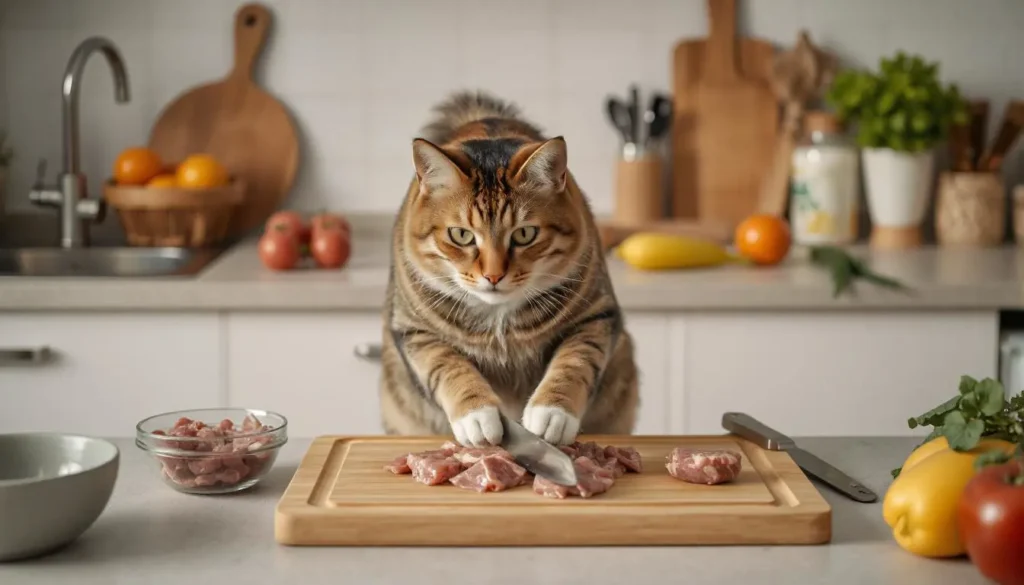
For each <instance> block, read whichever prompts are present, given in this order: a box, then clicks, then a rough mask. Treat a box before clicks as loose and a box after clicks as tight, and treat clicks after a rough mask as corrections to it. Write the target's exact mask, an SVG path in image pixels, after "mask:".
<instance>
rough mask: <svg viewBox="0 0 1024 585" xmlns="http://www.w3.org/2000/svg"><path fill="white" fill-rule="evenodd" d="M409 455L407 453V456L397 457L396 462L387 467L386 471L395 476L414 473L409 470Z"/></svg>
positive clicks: (385, 467)
mask: <svg viewBox="0 0 1024 585" xmlns="http://www.w3.org/2000/svg"><path fill="white" fill-rule="evenodd" d="M409 455H410V454H409V453H406V454H405V455H401V456H399V457H395V460H394V461H392V462H391V463H388V464H387V465H385V466H384V469H387V470H388V471H390V472H391V473H394V474H395V475H402V474H405V473H412V469H409V461H408V459H409Z"/></svg>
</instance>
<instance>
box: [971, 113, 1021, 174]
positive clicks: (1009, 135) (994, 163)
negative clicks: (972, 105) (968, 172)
mask: <svg viewBox="0 0 1024 585" xmlns="http://www.w3.org/2000/svg"><path fill="white" fill-rule="evenodd" d="M1021 128H1024V101H1022V100H1013V101H1011V102H1010V103H1008V104H1006V110H1005V111H1004V112H1003V121H1002V124H1000V126H999V133H998V134H996V139H995V142H993V143H992V144H991V145H990V146H989V148H988V150H986V151H985V153H984V154H983V155H982V156H981V160H980V161H979V162H978V170H979V171H989V172H993V173H994V172H997V171H999V170H1000V169H1001V168H1002V166H1003V158H1004V157H1005V156H1006V155H1007V153H1009V152H1010V149H1011V148H1013V144H1014V143H1015V142H1016V141H1017V137H1018V136H1019V135H1020V132H1021Z"/></svg>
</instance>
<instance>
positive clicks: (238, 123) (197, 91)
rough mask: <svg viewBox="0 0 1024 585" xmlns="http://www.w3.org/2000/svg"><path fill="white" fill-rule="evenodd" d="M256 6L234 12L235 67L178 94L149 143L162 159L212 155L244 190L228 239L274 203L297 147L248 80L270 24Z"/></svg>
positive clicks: (290, 174) (277, 107) (285, 120)
mask: <svg viewBox="0 0 1024 585" xmlns="http://www.w3.org/2000/svg"><path fill="white" fill-rule="evenodd" d="M271 20H272V17H271V13H270V11H269V10H268V9H267V8H266V7H265V6H263V5H261V4H245V5H243V6H241V7H240V8H239V9H238V11H237V12H236V13H235V63H234V67H233V68H232V70H231V71H230V72H229V73H228V75H227V76H226V77H225V78H223V79H222V80H221V81H218V82H215V83H210V84H206V85H202V86H200V87H196V88H194V89H192V90H190V91H188V92H186V93H185V94H183V95H181V96H179V97H178V98H177V99H175V100H174V101H173V102H171V104H170V105H168V106H167V107H166V108H165V109H164V110H163V112H162V113H161V114H160V117H159V119H158V120H157V122H156V124H155V125H154V126H153V130H152V132H151V134H150V138H149V146H150V147H151V148H152V149H154V150H155V151H156V152H157V153H159V154H160V156H161V157H162V158H163V159H164V160H166V161H176V162H180V161H181V160H183V159H184V158H185V157H186V156H188V155H190V154H194V153H199V152H205V153H208V154H211V155H213V156H214V157H216V158H217V159H218V160H219V161H221V163H222V164H224V165H225V166H226V167H227V168H228V170H229V171H230V172H231V173H232V174H233V175H235V176H237V177H238V178H240V179H241V180H242V181H243V182H244V183H245V185H246V194H245V201H244V202H243V203H242V205H241V207H240V208H239V210H238V212H237V213H236V214H234V216H233V217H232V220H231V224H230V227H229V228H228V236H229V237H234V236H239V235H242V234H244V233H245V232H247V231H248V230H250V229H252V228H254V227H257V226H259V225H261V224H262V223H263V222H264V221H265V220H266V218H267V217H268V216H269V215H270V214H271V213H272V212H273V211H274V210H275V209H276V208H277V207H278V206H279V205H280V204H281V202H282V201H283V200H284V198H285V196H286V195H287V194H288V191H289V190H290V189H291V187H292V183H293V181H294V179H295V171H296V168H297V166H298V161H299V144H298V138H297V136H296V131H295V127H294V125H293V123H292V119H291V118H290V116H289V115H288V112H287V111H286V110H285V108H284V107H283V106H282V105H281V103H280V102H278V101H277V100H276V99H274V98H273V97H271V96H270V95H269V94H267V93H266V92H265V91H263V90H262V89H261V88H260V87H258V86H257V85H256V84H255V83H254V82H253V79H252V73H253V68H254V66H255V63H256V58H257V57H258V56H259V54H260V52H261V50H262V49H263V45H264V43H265V41H266V38H267V33H268V31H269V30H270V25H271Z"/></svg>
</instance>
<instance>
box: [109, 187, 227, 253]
mask: <svg viewBox="0 0 1024 585" xmlns="http://www.w3.org/2000/svg"><path fill="white" fill-rule="evenodd" d="M244 197H245V186H244V185H243V184H242V182H241V181H240V180H239V179H237V178H235V177H232V179H231V182H230V183H228V184H227V185H225V186H223V187H212V188H209V189H185V188H181V187H142V186H134V185H132V186H128V185H116V184H114V183H113V182H107V183H106V184H104V185H103V198H104V199H105V200H106V202H107V205H109V206H110V207H111V208H112V209H114V210H115V211H116V212H117V215H118V217H119V218H120V220H121V225H122V227H124V232H125V236H126V237H127V239H128V243H129V244H130V245H132V246H174V247H184V248H204V247H210V246H215V245H217V244H219V243H221V242H222V241H224V239H225V238H226V237H227V235H228V233H227V232H228V227H229V225H230V223H231V219H232V217H233V216H234V214H235V213H236V212H237V210H238V209H239V205H240V204H241V203H242V201H243V199H244Z"/></svg>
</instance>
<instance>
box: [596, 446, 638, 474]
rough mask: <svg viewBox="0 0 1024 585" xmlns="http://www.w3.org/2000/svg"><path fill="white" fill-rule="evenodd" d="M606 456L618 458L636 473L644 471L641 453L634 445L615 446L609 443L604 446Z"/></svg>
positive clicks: (627, 468)
mask: <svg viewBox="0 0 1024 585" xmlns="http://www.w3.org/2000/svg"><path fill="white" fill-rule="evenodd" d="M604 456H605V457H607V458H609V459H616V460H617V461H618V462H619V463H621V464H622V465H623V467H625V468H626V470H627V471H632V472H634V473H642V472H643V462H642V461H641V460H640V453H638V452H637V450H636V449H634V448H632V447H614V446H612V445H608V446H607V447H605V448H604Z"/></svg>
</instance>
